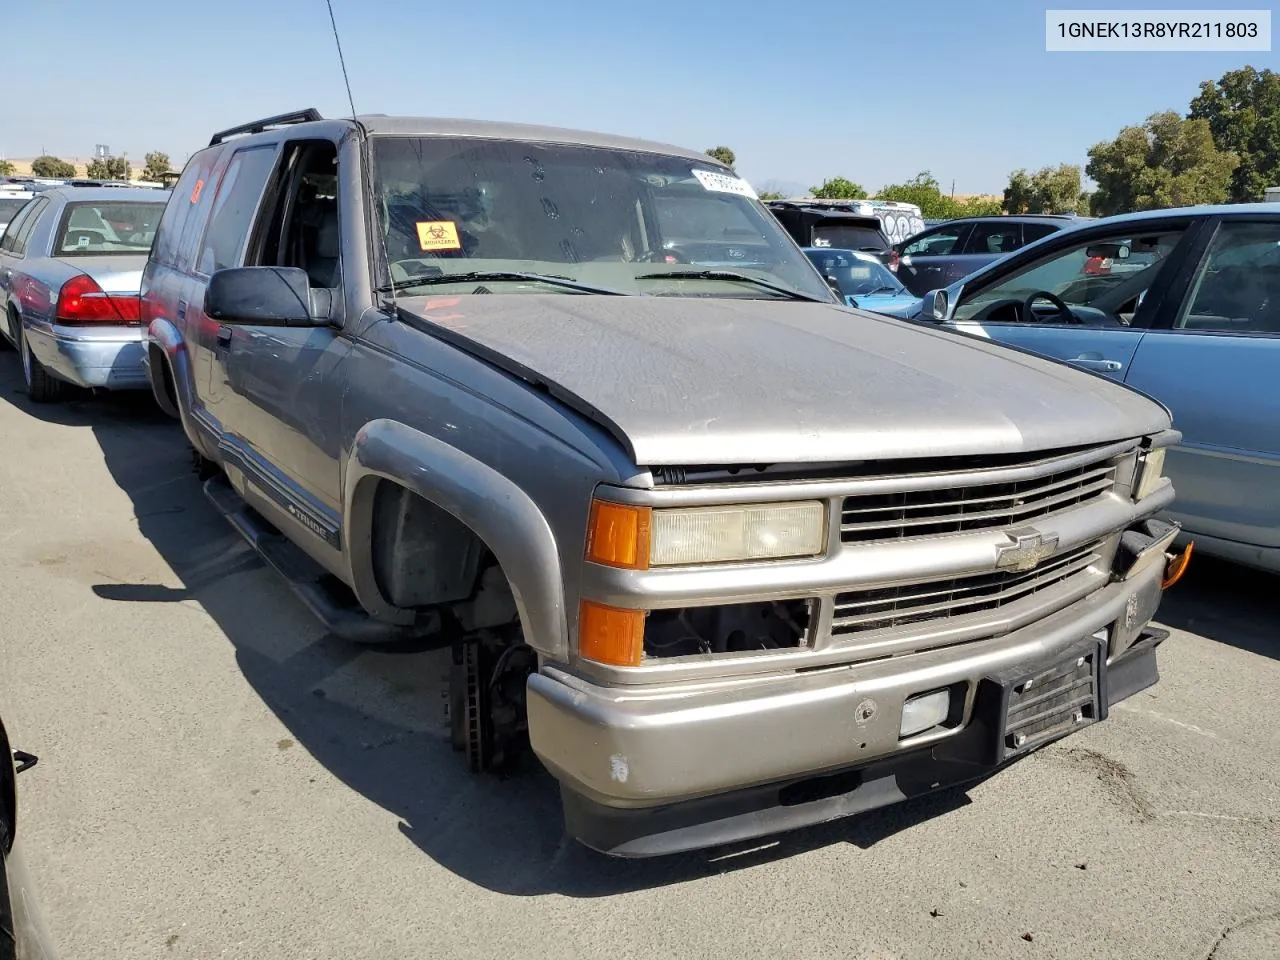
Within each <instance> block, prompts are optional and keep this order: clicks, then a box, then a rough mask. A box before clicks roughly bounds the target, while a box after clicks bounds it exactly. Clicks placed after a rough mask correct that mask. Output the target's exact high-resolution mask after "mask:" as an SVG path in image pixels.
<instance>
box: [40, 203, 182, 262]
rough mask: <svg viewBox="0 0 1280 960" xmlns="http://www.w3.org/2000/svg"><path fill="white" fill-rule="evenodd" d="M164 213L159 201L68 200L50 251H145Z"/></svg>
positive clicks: (64, 254) (71, 253)
mask: <svg viewBox="0 0 1280 960" xmlns="http://www.w3.org/2000/svg"><path fill="white" fill-rule="evenodd" d="M163 213H164V204H162V203H140V202H136V201H134V202H130V201H119V202H115V203H107V202H91V201H90V202H85V201H81V202H78V203H69V204H67V207H66V209H65V210H64V211H63V214H62V222H61V223H59V225H58V232H57V235H56V236H55V237H54V240H53V254H54V256H57V257H77V256H90V255H92V256H103V255H109V254H133V255H136V254H139V253H146V252H147V251H149V250H150V249H151V241H152V239H153V238H154V237H155V235H156V226H157V225H158V224H159V223H160V217H161V215H162V214H163Z"/></svg>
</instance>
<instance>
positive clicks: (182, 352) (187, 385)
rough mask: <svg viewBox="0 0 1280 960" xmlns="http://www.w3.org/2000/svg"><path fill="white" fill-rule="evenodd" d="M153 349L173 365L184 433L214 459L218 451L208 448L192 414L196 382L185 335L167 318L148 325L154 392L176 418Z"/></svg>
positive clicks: (178, 413)
mask: <svg viewBox="0 0 1280 960" xmlns="http://www.w3.org/2000/svg"><path fill="white" fill-rule="evenodd" d="M152 347H157V348H159V350H160V352H161V353H163V354H164V358H165V360H166V362H167V363H168V364H169V379H170V380H171V381H172V383H173V394H174V400H175V401H176V403H177V407H178V409H177V411H176V416H177V418H178V420H180V421H181V422H182V430H183V432H184V433H186V435H187V439H188V440H190V441H191V444H192V445H193V446H194V447H195V448H196V449H197V450H199V451H200V453H201V454H203V455H204V456H206V457H209V459H213V456H212V454H213V453H214V451H211V450H208V449H206V445H205V441H204V437H203V435H202V434H201V432H200V430H199V429H197V427H196V423H195V420H194V419H193V417H192V415H191V410H192V408H193V406H194V404H193V399H194V398H193V397H192V391H193V389H194V388H193V384H194V379H193V375H192V372H191V354H190V353H189V352H188V351H187V341H186V339H185V338H184V337H183V336H182V331H180V330H179V329H178V328H177V327H176V326H174V325H173V324H172V323H171V322H169V321H168V320H166V319H164V318H163V317H157V318H156V319H155V320H152V321H151V323H150V324H149V325H148V326H147V379H148V380H150V381H151V393H152V396H153V397H155V401H156V403H158V404H159V405H160V407H161V409H163V410H164V411H165V412H166V413H170V415H174V414H173V413H171V411H169V410H168V406H167V405H168V400H167V398H164V397H163V394H164V384H163V382H161V383H157V382H156V378H157V377H158V376H163V374H162V373H161V372H160V371H158V370H154V369H152V365H151V357H152V353H151V349H152Z"/></svg>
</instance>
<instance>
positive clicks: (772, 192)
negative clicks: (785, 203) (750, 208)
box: [760, 190, 786, 200]
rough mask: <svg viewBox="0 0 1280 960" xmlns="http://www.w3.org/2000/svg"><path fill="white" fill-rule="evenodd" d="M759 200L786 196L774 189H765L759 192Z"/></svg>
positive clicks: (782, 198)
mask: <svg viewBox="0 0 1280 960" xmlns="http://www.w3.org/2000/svg"><path fill="white" fill-rule="evenodd" d="M760 199H761V200H785V199H786V197H785V196H784V195H783V194H781V193H778V191H776V190H766V191H764V192H763V193H761V194H760Z"/></svg>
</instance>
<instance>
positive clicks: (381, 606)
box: [342, 420, 568, 661]
mask: <svg viewBox="0 0 1280 960" xmlns="http://www.w3.org/2000/svg"><path fill="white" fill-rule="evenodd" d="M344 479H345V483H344V484H343V490H344V498H343V499H344V503H343V517H342V528H343V530H344V536H345V539H346V544H347V554H348V562H349V563H350V569H351V578H352V587H353V589H354V590H355V593H356V597H357V599H358V600H359V601H360V603H361V605H362V606H364V608H365V609H366V610H368V611H369V612H370V613H371V614H373V615H374V616H382V617H388V618H392V617H395V616H396V614H397V613H400V612H401V611H399V609H398V608H396V607H393V606H392V605H391V604H390V603H389V602H388V601H387V599H386V598H385V597H384V596H382V592H381V591H380V590H379V589H378V586H377V583H376V581H375V580H374V575H373V557H372V553H373V551H372V540H371V535H370V531H371V529H372V525H373V524H372V517H373V495H374V491H375V490H376V488H377V485H378V481H379V480H388V481H390V482H392V483H396V484H398V485H400V486H402V487H404V488H405V489H406V490H409V491H410V492H411V493H414V494H416V495H417V496H420V497H422V498H423V499H424V500H427V501H429V502H431V503H433V504H435V505H436V506H438V507H439V508H441V509H442V510H445V511H447V512H448V513H450V514H452V515H453V516H454V517H455V518H456V519H457V520H458V521H460V522H461V523H463V524H465V525H466V526H467V527H468V528H469V529H470V530H471V531H472V532H473V533H474V534H475V535H476V536H477V537H479V538H480V540H481V541H482V542H483V543H484V544H485V546H486V547H488V548H489V549H490V550H491V551H492V552H493V554H494V556H495V557H496V558H497V560H498V563H499V564H500V565H501V566H502V571H503V573H504V574H506V577H507V581H508V582H509V583H510V585H511V592H512V595H513V597H514V599H515V604H516V610H517V612H518V613H519V616H520V624H521V627H522V628H523V630H524V635H525V642H526V643H528V644H529V646H531V647H533V648H534V649H535V650H537V651H538V652H539V653H540V654H542V655H543V656H545V657H548V658H551V659H554V660H559V661H564V660H566V659H567V657H568V627H567V621H566V617H565V609H564V581H563V578H562V576H561V573H560V553H559V548H558V547H557V545H556V541H555V535H554V533H553V532H552V530H551V526H550V525H549V524H548V523H547V519H546V517H545V516H543V514H542V511H541V510H540V509H539V508H538V506H537V504H535V503H534V502H533V500H532V499H530V497H529V495H528V494H526V493H525V492H524V491H523V490H521V489H520V488H519V487H518V486H516V484H514V483H512V482H511V481H510V480H509V479H508V478H506V477H504V476H503V475H502V474H500V473H499V472H498V471H496V470H494V469H493V468H492V467H490V466H488V465H486V464H484V463H482V462H481V461H479V460H476V459H475V458H474V457H471V456H469V455H467V454H465V453H463V452H462V451H460V450H458V449H457V448H455V447H452V446H450V445H449V444H447V443H445V442H444V441H442V440H439V439H437V438H436V437H432V436H429V435H427V434H425V433H422V432H421V431H419V430H415V429H413V428H412V427H408V426H405V425H404V424H403V423H398V422H396V421H394V420H372V421H370V422H369V423H367V424H365V425H364V426H363V427H362V428H361V429H360V430H359V432H358V433H357V434H356V436H355V442H354V444H353V446H352V451H351V455H350V457H349V458H348V460H347V466H346V475H345V478H344Z"/></svg>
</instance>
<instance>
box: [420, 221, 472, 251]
mask: <svg viewBox="0 0 1280 960" xmlns="http://www.w3.org/2000/svg"><path fill="white" fill-rule="evenodd" d="M417 227H418V246H420V247H421V248H422V249H423V250H461V249H462V241H461V240H459V239H458V225H457V224H456V223H454V222H453V221H452V220H419V221H418V224H417Z"/></svg>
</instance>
